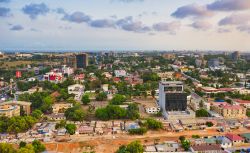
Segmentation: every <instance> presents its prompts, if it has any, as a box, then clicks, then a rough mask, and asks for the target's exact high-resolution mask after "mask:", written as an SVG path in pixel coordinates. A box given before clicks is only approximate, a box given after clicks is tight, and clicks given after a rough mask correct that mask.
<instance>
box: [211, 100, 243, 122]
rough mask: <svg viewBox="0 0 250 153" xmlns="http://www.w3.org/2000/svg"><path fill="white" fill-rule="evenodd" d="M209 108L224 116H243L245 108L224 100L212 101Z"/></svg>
mask: <svg viewBox="0 0 250 153" xmlns="http://www.w3.org/2000/svg"><path fill="white" fill-rule="evenodd" d="M211 109H212V110H213V111H215V112H217V113H218V114H220V115H222V116H223V117H225V118H245V117H246V108H245V107H242V106H239V105H230V104H228V103H226V102H220V103H219V104H218V103H213V105H212V106H211Z"/></svg>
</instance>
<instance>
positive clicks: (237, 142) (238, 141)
mask: <svg viewBox="0 0 250 153" xmlns="http://www.w3.org/2000/svg"><path fill="white" fill-rule="evenodd" d="M225 136H226V137H227V138H228V139H229V140H231V141H232V143H233V145H234V146H237V145H241V144H242V143H244V139H243V138H242V137H240V136H239V135H237V134H231V133H228V134H226V135H225Z"/></svg>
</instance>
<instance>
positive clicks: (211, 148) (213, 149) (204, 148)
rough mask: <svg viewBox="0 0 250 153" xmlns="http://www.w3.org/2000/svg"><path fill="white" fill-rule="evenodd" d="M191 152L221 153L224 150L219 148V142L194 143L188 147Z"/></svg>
mask: <svg viewBox="0 0 250 153" xmlns="http://www.w3.org/2000/svg"><path fill="white" fill-rule="evenodd" d="M190 150H191V152H192V153H223V152H224V150H222V149H221V147H220V145H219V144H212V145H207V144H201V145H195V146H192V147H191V148H190Z"/></svg>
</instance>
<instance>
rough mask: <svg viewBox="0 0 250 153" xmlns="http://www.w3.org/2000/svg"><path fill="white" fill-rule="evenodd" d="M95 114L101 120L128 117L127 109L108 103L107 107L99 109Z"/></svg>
mask: <svg viewBox="0 0 250 153" xmlns="http://www.w3.org/2000/svg"><path fill="white" fill-rule="evenodd" d="M95 116H96V117H97V118H98V119H101V120H109V119H124V118H126V110H125V109H123V108H121V107H119V106H116V105H108V106H107V107H105V108H99V109H97V110H96V112H95Z"/></svg>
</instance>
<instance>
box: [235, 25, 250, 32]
mask: <svg viewBox="0 0 250 153" xmlns="http://www.w3.org/2000/svg"><path fill="white" fill-rule="evenodd" d="M237 30H239V31H241V32H247V33H249V34H250V25H242V26H238V27H237Z"/></svg>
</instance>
